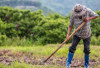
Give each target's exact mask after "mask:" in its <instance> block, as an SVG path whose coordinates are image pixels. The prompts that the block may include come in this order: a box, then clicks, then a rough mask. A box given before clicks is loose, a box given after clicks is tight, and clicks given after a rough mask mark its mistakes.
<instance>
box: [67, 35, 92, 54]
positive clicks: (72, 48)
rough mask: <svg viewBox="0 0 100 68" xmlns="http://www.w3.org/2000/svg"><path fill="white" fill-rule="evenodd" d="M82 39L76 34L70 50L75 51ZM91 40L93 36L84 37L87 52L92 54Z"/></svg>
mask: <svg viewBox="0 0 100 68" xmlns="http://www.w3.org/2000/svg"><path fill="white" fill-rule="evenodd" d="M80 40H81V39H80V38H79V37H78V36H76V35H74V36H73V40H72V45H71V46H70V47H69V51H70V52H71V53H74V52H75V50H76V47H77V44H78V43H79V41H80ZM90 41H91V37H89V38H86V39H83V43H84V53H85V54H90Z"/></svg>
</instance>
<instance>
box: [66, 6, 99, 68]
mask: <svg viewBox="0 0 100 68" xmlns="http://www.w3.org/2000/svg"><path fill="white" fill-rule="evenodd" d="M97 17H98V14H96V13H95V12H93V11H92V10H91V9H89V8H87V7H85V6H83V5H81V4H76V5H75V7H74V8H73V10H72V14H71V17H70V24H69V27H68V33H67V37H66V39H68V37H69V35H70V32H71V30H72V27H73V25H75V29H77V28H78V27H79V26H80V25H81V24H82V23H83V22H84V21H85V22H87V23H86V24H85V25H84V26H83V27H82V28H81V29H80V30H79V31H78V32H76V33H75V34H74V36H73V40H72V44H71V46H70V47H69V53H68V58H67V64H66V67H67V68H70V64H71V61H72V58H73V56H74V52H75V50H76V47H77V44H78V43H79V41H80V39H82V40H83V43H84V53H85V55H84V60H85V63H84V68H89V54H90V40H91V29H90V23H91V21H90V20H92V19H95V18H97ZM75 29H74V30H75Z"/></svg>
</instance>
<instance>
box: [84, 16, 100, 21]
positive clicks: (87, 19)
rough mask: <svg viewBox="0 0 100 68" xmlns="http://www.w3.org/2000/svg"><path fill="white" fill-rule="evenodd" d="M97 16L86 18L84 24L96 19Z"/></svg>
mask: <svg viewBox="0 0 100 68" xmlns="http://www.w3.org/2000/svg"><path fill="white" fill-rule="evenodd" d="M98 17H99V16H95V17H86V18H85V19H84V22H87V21H89V20H92V19H96V18H98Z"/></svg>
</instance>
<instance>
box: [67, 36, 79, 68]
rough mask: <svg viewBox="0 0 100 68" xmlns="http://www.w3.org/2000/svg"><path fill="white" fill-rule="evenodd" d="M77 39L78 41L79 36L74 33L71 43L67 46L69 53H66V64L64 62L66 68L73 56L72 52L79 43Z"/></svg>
mask: <svg viewBox="0 0 100 68" xmlns="http://www.w3.org/2000/svg"><path fill="white" fill-rule="evenodd" d="M79 41H80V38H79V37H77V36H76V35H74V36H73V40H72V45H71V46H70V47H69V53H68V58H67V64H66V67H67V68H69V67H70V64H71V61H72V59H73V56H74V52H75V50H76V46H77V44H78V43H79Z"/></svg>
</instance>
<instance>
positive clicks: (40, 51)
mask: <svg viewBox="0 0 100 68" xmlns="http://www.w3.org/2000/svg"><path fill="white" fill-rule="evenodd" d="M58 45H59V44H48V45H46V46H34V45H33V46H1V47H0V50H5V49H6V50H11V51H12V52H13V53H16V52H22V53H32V56H36V57H48V56H49V55H50V54H51V53H52V52H54V50H55V49H56V48H57V47H58ZM70 45H71V44H66V45H64V46H63V47H62V48H61V49H60V50H59V51H58V52H57V53H56V54H55V55H54V57H67V54H68V48H69V46H70ZM90 47H91V53H90V59H95V60H98V59H100V46H93V45H91V46H90ZM83 48H84V47H83V45H78V47H77V50H76V52H75V55H74V58H78V59H84V53H83ZM14 65H15V66H14ZM13 67H14V68H59V67H57V66H56V65H50V66H49V65H48V66H46V65H45V66H43V67H42V66H41V65H31V64H25V63H18V62H15V63H12V65H11V66H8V65H3V64H0V68H13ZM98 67H100V65H99V66H98ZM62 68H64V67H63V66H62Z"/></svg>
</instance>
